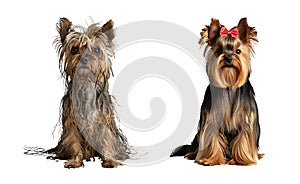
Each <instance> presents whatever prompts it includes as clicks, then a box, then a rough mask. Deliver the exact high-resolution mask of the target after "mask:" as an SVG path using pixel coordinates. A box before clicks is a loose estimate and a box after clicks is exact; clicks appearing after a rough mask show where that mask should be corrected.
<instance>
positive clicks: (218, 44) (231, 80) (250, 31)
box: [199, 18, 258, 89]
mask: <svg viewBox="0 0 300 184" xmlns="http://www.w3.org/2000/svg"><path fill="white" fill-rule="evenodd" d="M200 34H201V39H200V41H199V43H200V45H204V44H207V47H206V50H205V52H207V74H208V77H209V80H210V83H211V84H212V85H214V86H216V87H220V88H233V89H235V88H238V87H241V86H242V85H243V84H244V83H245V82H246V81H247V79H248V77H249V75H250V71H251V68H250V56H251V55H253V54H254V50H253V41H258V40H257V38H256V37H257V32H256V30H255V28H254V27H249V26H248V23H247V19H246V18H242V19H241V20H240V21H239V23H238V25H237V26H236V27H233V28H231V29H230V30H227V29H226V28H225V27H224V26H223V25H221V24H220V22H219V20H217V19H212V20H211V23H210V25H209V26H206V27H205V28H204V29H202V32H201V33H200Z"/></svg>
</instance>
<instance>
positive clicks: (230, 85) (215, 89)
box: [171, 18, 263, 165]
mask: <svg viewBox="0 0 300 184" xmlns="http://www.w3.org/2000/svg"><path fill="white" fill-rule="evenodd" d="M254 41H258V40H257V32H256V30H255V28H254V27H249V26H248V23H247V19H246V18H242V19H241V20H240V21H239V23H238V25H237V26H236V27H234V28H232V29H230V30H227V29H226V28H225V27H224V26H223V25H221V24H220V22H219V20H217V19H212V20H211V23H210V25H209V26H206V27H205V28H204V29H202V32H201V39H200V42H199V43H200V45H204V44H207V46H206V48H205V53H204V54H205V55H206V58H207V65H206V71H207V75H208V78H209V81H210V84H209V86H208V87H207V89H206V92H205V96H204V101H203V103H202V106H201V115H200V122H199V130H198V133H197V135H196V136H195V138H194V140H193V142H192V144H191V145H184V146H181V147H179V148H177V149H176V150H175V151H174V152H173V153H172V155H171V156H185V157H186V158H188V159H193V160H195V161H196V162H197V163H199V164H202V165H220V164H232V165H252V164H256V162H257V158H262V157H263V154H258V148H259V136H260V126H259V122H258V110H257V105H256V101H255V99H254V90H253V87H252V85H251V84H250V81H249V76H250V71H251V69H250V57H251V56H252V55H253V54H254V50H253V42H254Z"/></svg>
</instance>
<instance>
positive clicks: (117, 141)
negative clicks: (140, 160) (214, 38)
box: [48, 18, 129, 168]
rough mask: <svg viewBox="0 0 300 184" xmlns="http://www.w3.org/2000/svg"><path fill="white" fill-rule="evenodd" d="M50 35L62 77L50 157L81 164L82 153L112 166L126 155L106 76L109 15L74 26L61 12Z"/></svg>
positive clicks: (109, 54)
mask: <svg viewBox="0 0 300 184" xmlns="http://www.w3.org/2000/svg"><path fill="white" fill-rule="evenodd" d="M57 30H58V32H59V37H58V38H57V39H55V43H56V47H57V51H58V53H59V58H60V60H59V61H60V62H59V63H60V64H59V66H60V70H61V73H62V76H63V77H64V78H65V84H66V94H65V96H64V97H63V99H62V107H61V108H62V113H61V122H62V125H63V132H62V135H61V139H60V141H59V143H58V145H57V146H56V147H55V148H53V149H50V150H48V152H49V153H53V154H54V158H57V159H67V162H66V163H65V165H64V166H65V167H67V168H70V167H72V168H76V167H81V166H83V159H86V160H90V159H91V158H93V159H94V157H97V156H98V157H100V158H101V159H102V161H103V162H102V166H103V167H108V168H110V167H117V166H119V165H121V163H120V162H119V161H123V160H125V159H127V158H129V157H128V154H129V149H128V145H127V140H126V137H125V136H124V135H123V134H122V131H121V130H120V129H119V128H118V127H117V125H116V122H115V108H114V103H113V101H112V97H111V95H110V94H109V91H108V90H109V84H108V79H109V77H110V75H111V67H112V64H111V59H112V58H113V57H114V43H113V38H114V31H113V22H112V20H110V21H108V22H107V23H106V24H104V25H103V26H102V27H101V26H99V25H98V24H91V25H90V26H89V27H88V28H84V27H82V26H73V25H72V23H71V22H70V21H69V20H68V19H66V18H61V19H60V22H59V23H58V24H57Z"/></svg>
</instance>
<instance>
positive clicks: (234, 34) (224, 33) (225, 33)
mask: <svg viewBox="0 0 300 184" xmlns="http://www.w3.org/2000/svg"><path fill="white" fill-rule="evenodd" d="M220 35H221V36H228V35H230V36H232V37H237V36H239V30H238V29H237V28H234V29H231V30H229V31H228V30H227V29H226V28H225V27H222V28H221V30H220Z"/></svg>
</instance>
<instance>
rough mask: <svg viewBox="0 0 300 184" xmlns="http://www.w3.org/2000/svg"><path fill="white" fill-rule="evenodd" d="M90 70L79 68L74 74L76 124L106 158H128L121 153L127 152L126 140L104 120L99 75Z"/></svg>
mask: <svg viewBox="0 0 300 184" xmlns="http://www.w3.org/2000/svg"><path fill="white" fill-rule="evenodd" d="M89 72H91V71H88V69H80V68H79V69H77V71H76V72H75V74H74V81H73V88H72V101H73V105H74V115H75V121H76V124H77V126H78V128H79V130H80V132H81V134H82V135H83V137H84V139H85V141H87V142H88V144H89V145H90V146H92V147H93V148H94V149H95V150H96V151H97V152H98V153H100V154H101V155H102V156H103V157H104V158H111V159H120V160H123V159H126V157H124V155H119V154H120V153H122V154H125V151H126V146H124V145H125V144H124V142H123V141H121V140H120V139H119V137H118V136H119V135H117V134H116V132H113V131H112V130H111V129H110V128H109V127H107V126H106V125H105V123H104V122H102V118H101V114H100V113H101V110H100V109H99V108H100V107H98V106H99V105H98V104H97V101H98V99H97V98H98V96H97V90H98V88H99V85H97V82H96V81H97V77H98V76H97V75H95V74H94V73H93V72H91V73H89ZM98 93H99V91H98ZM100 93H101V92H100ZM125 156H126V155H125Z"/></svg>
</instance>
